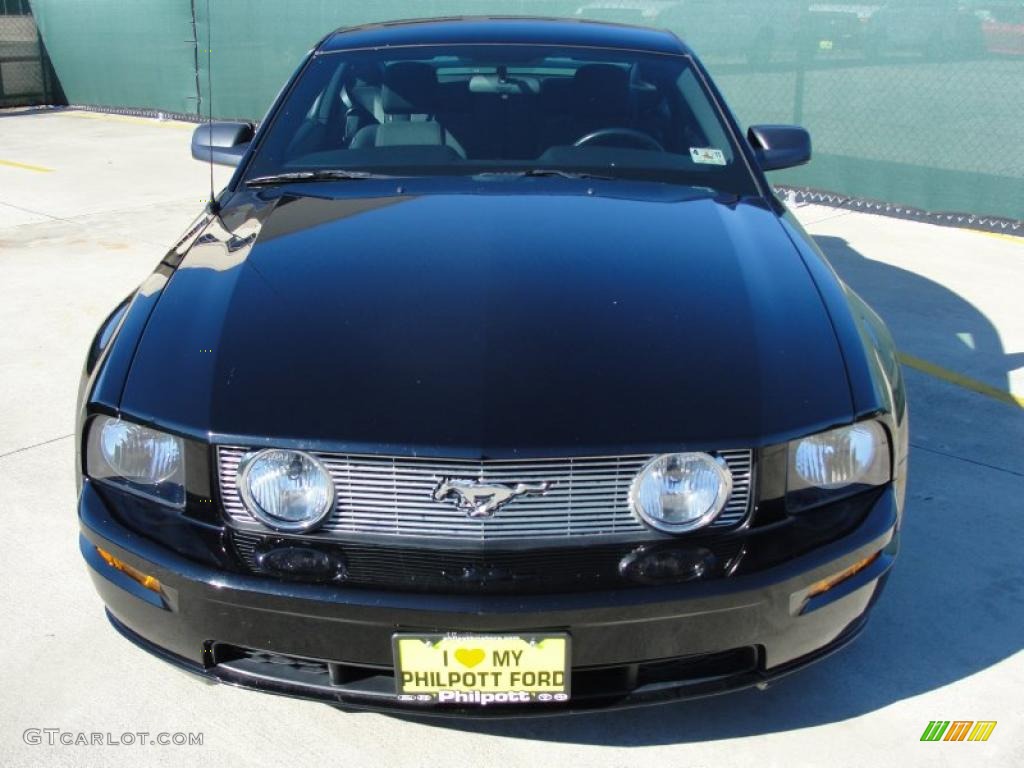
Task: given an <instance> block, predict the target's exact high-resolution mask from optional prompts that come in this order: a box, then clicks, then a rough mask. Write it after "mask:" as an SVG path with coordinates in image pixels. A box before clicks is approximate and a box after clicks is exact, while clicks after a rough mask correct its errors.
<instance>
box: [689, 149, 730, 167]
mask: <svg viewBox="0 0 1024 768" xmlns="http://www.w3.org/2000/svg"><path fill="white" fill-rule="evenodd" d="M690 159H691V160H693V162H695V163H700V164H701V165H725V155H724V154H723V153H722V150H720V149H715V148H714V147H690Z"/></svg>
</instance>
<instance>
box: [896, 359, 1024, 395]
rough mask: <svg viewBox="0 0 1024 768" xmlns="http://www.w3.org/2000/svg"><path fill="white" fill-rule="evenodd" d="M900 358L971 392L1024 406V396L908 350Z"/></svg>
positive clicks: (937, 377) (909, 366)
mask: <svg viewBox="0 0 1024 768" xmlns="http://www.w3.org/2000/svg"><path fill="white" fill-rule="evenodd" d="M898 357H899V360H900V362H901V363H903V364H904V365H905V366H907V367H908V368H913V369H914V370H915V371H920V372H921V373H927V374H928V375H929V376H934V377H935V378H936V379H941V380H942V381H945V382H948V383H950V384H954V385H956V386H958V387H960V388H962V389H967V390H970V391H971V392H977V393H978V394H979V395H985V396H986V397H991V398H992V399H993V400H998V401H999V402H1001V403H1008V404H1009V405H1015V406H1017V407H1018V408H1024V397H1020V396H1018V395H1015V394H1013V393H1012V392H1007V391H1006V390H1005V389H999V388H998V387H993V386H991V385H989V384H986V383H985V382H983V381H978V380H977V379H972V378H971V377H969V376H964V375H963V374H960V373H957V372H956V371H951V370H949V369H948V368H943V367H942V366H941V365H936V364H935V363H929V362H928V361H927V360H922V359H921V358H919V357H914V356H913V355H908V354H907V353H906V352H900V353H899V355H898Z"/></svg>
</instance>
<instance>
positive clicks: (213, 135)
mask: <svg viewBox="0 0 1024 768" xmlns="http://www.w3.org/2000/svg"><path fill="white" fill-rule="evenodd" d="M253 132H254V131H253V126H252V123H228V122H217V123H205V124H203V125H200V126H198V127H197V128H196V129H195V130H194V131H193V132H192V157H194V158H195V159H196V160H202V161H203V162H204V163H216V164H217V165H238V163H239V161H241V159H242V156H243V155H244V154H245V152H246V150H247V149H249V142H251V141H252V136H253Z"/></svg>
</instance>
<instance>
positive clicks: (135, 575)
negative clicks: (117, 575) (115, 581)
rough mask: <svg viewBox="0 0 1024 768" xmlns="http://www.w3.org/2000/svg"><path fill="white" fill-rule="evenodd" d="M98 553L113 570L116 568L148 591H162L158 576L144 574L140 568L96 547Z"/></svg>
mask: <svg viewBox="0 0 1024 768" xmlns="http://www.w3.org/2000/svg"><path fill="white" fill-rule="evenodd" d="M96 551H97V552H99V553H100V557H102V558H103V559H104V561H106V563H107V565H109V566H110V567H111V568H116V569H117V570H119V571H120V572H121V573H123V574H124V575H125V576H128V577H130V578H132V579H134V580H135V581H137V582H139V584H141V585H142V586H144V587H145V588H146V589H151V590H153V591H154V592H159V591H160V580H159V579H158V578H157V577H156V576H150V575H149V574H148V573H143V572H142V571H140V570H139V569H138V568H133V567H132V566H130V565H128V563H125V562H122V561H121V560H118V559H117V558H116V557H114V556H113V555H112V554H110V553H109V552H107V550H105V549H100V548H99V547H96Z"/></svg>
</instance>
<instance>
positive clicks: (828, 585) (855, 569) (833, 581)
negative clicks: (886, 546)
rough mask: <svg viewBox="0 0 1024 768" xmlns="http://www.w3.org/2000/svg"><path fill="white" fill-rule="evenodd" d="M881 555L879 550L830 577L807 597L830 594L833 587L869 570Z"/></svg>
mask: <svg viewBox="0 0 1024 768" xmlns="http://www.w3.org/2000/svg"><path fill="white" fill-rule="evenodd" d="M881 554H882V552H881V550H879V551H878V552H875V554H873V555H869V556H868V557H865V558H864V559H863V560H858V561H857V562H856V563H854V564H853V565H851V566H850V567H849V568H846V569H844V570H842V571H840V572H839V573H837V574H835V575H833V576H829V577H828V578H827V579H822V580H821V581H819V582H818V583H817V584H815V585H814V586H813V587H811V591H810V592H808V593H807V597H808V598H811V597H817V596H818V595H820V594H823V593H825V592H828V591H829V590H830V589H832V587H834V586H836V585H837V584H839V583H841V582H843V581H846V580H847V579H848V578H850V577H851V576H854V575H856V574H858V573H860V572H861V571H863V570H864V569H865V568H867V567H868V566H869V565H871V564H872V563H873V562H875V560H877V559H878V556H879V555H881Z"/></svg>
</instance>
